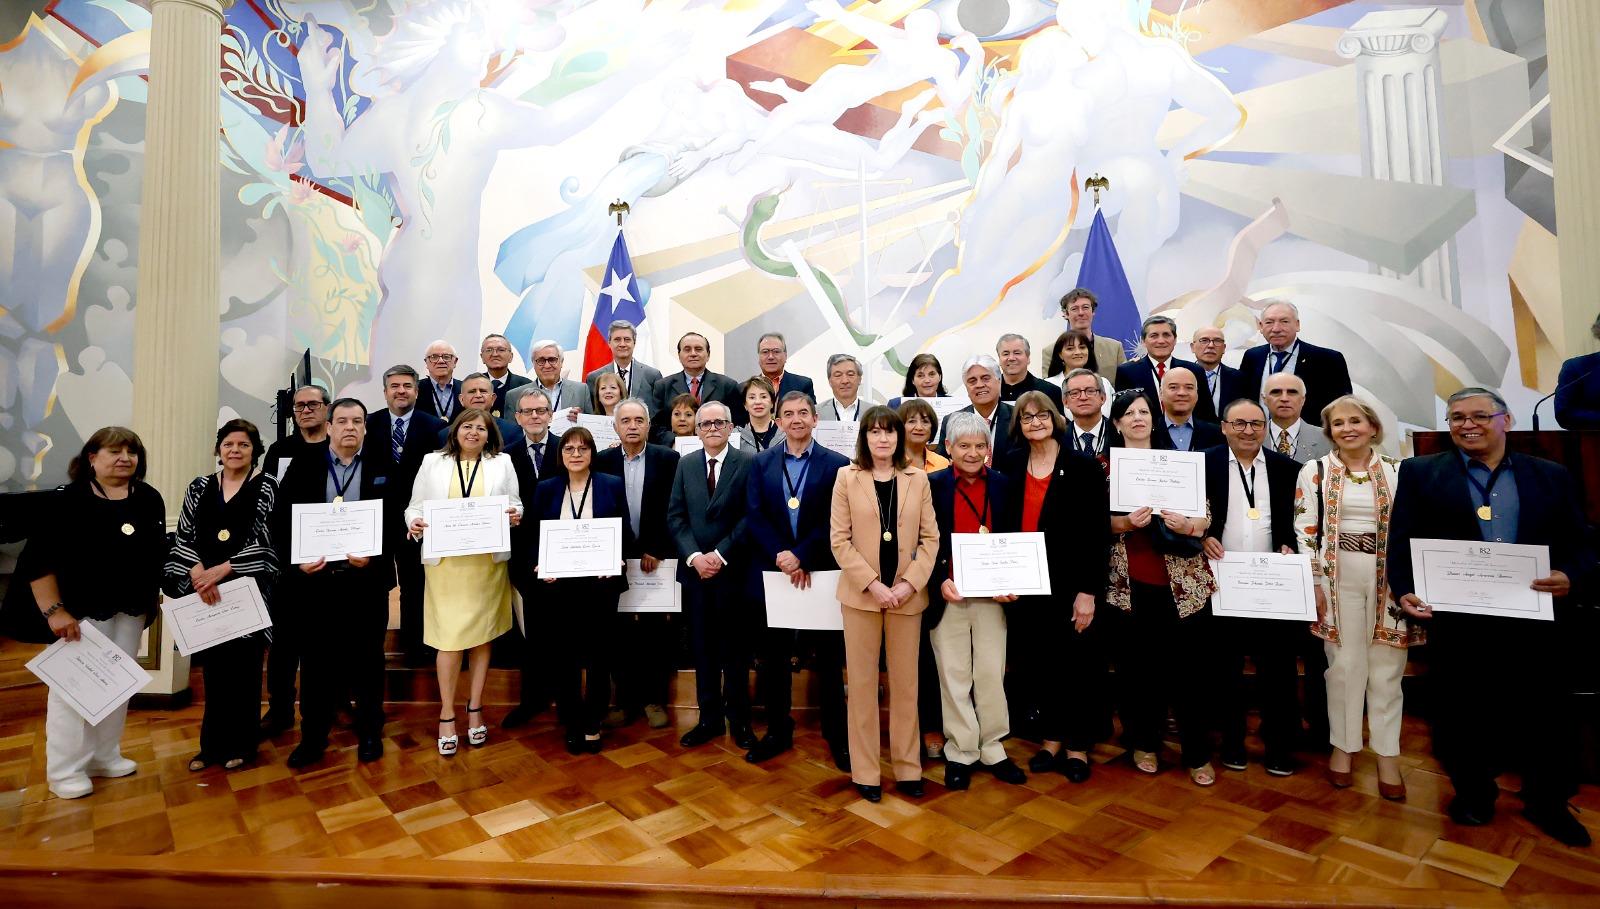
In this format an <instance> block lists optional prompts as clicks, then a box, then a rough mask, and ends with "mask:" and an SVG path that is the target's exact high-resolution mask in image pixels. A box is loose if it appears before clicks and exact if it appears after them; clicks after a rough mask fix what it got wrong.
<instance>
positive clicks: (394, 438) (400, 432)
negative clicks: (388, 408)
mask: <svg viewBox="0 0 1600 909" xmlns="http://www.w3.org/2000/svg"><path fill="white" fill-rule="evenodd" d="M389 447H390V448H391V449H393V450H394V462H395V463H396V464H398V463H400V455H401V454H403V453H404V452H405V449H406V420H405V417H401V418H399V419H397V420H395V421H394V434H393V435H391V436H390V437H389Z"/></svg>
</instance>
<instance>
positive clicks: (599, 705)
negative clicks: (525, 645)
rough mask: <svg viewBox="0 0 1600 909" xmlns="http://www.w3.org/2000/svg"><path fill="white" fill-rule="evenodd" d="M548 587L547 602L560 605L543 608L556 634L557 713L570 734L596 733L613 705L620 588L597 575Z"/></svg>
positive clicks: (553, 659) (553, 661)
mask: <svg viewBox="0 0 1600 909" xmlns="http://www.w3.org/2000/svg"><path fill="white" fill-rule="evenodd" d="M548 586H549V588H550V593H549V597H550V600H549V601H548V602H549V603H550V604H552V605H555V606H556V607H557V608H554V609H547V610H544V611H543V615H545V616H548V617H549V619H550V625H549V627H550V629H551V631H552V633H553V635H554V637H553V639H552V640H551V641H550V648H549V650H550V654H549V655H550V657H551V667H552V669H553V672H552V681H553V682H554V683H555V691H556V713H557V715H558V716H559V717H560V720H561V723H562V724H563V725H565V726H566V727H567V731H568V732H569V733H579V734H583V735H595V734H598V733H599V732H600V723H601V721H602V720H604V719H605V715H606V709H607V708H609V707H610V706H611V650H612V648H613V647H614V646H615V643H616V642H615V640H614V639H613V638H612V637H611V635H612V632H613V631H615V626H616V621H617V590H616V587H615V586H614V585H613V584H611V583H608V582H605V581H600V580H598V579H595V578H564V579H562V580H559V581H556V582H555V583H554V584H550V585H548ZM536 627H537V626H536ZM586 678H587V684H585V679H586Z"/></svg>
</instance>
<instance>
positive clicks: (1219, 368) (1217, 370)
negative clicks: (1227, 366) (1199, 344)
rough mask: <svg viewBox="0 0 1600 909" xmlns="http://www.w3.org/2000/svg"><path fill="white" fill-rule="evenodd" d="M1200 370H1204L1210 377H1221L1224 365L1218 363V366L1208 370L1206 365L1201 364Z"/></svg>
mask: <svg viewBox="0 0 1600 909" xmlns="http://www.w3.org/2000/svg"><path fill="white" fill-rule="evenodd" d="M1200 368H1201V369H1204V370H1205V373H1206V375H1208V376H1220V375H1222V364H1221V363H1218V364H1217V365H1215V366H1212V367H1210V368H1207V367H1206V364H1204V363H1201V364H1200Z"/></svg>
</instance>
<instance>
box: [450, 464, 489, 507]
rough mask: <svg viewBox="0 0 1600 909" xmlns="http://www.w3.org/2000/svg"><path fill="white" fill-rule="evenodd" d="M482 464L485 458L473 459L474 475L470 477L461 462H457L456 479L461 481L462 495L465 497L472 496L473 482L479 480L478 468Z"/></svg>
mask: <svg viewBox="0 0 1600 909" xmlns="http://www.w3.org/2000/svg"><path fill="white" fill-rule="evenodd" d="M482 466H483V458H479V459H478V460H476V461H473V462H472V476H471V477H468V476H467V472H466V471H464V470H462V469H461V462H460V461H457V462H456V479H458V480H460V481H461V497H462V498H463V499H470V498H472V484H474V483H476V482H478V468H479V467H482Z"/></svg>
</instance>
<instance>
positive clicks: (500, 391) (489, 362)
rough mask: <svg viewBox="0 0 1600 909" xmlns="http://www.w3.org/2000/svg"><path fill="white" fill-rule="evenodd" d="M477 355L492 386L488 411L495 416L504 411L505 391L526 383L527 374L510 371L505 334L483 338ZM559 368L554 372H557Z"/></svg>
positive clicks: (509, 358) (508, 345) (508, 342)
mask: <svg viewBox="0 0 1600 909" xmlns="http://www.w3.org/2000/svg"><path fill="white" fill-rule="evenodd" d="M478 356H479V357H480V358H482V360H483V370H484V372H486V373H488V375H489V384H490V385H491V386H493V388H494V406H493V407H491V408H489V412H490V413H493V414H494V415H495V416H496V417H499V416H500V415H501V414H503V413H506V411H507V408H508V407H513V408H514V407H515V406H516V405H515V404H514V403H513V404H508V402H507V399H506V392H508V391H510V390H511V389H513V388H517V387H519V386H523V385H526V384H528V381H529V380H528V377H527V376H519V375H517V374H516V373H514V372H512V371H511V342H510V341H507V340H506V336H505V335H488V336H486V337H485V338H484V339H483V344H482V345H481V346H480V347H479V348H478ZM560 371H561V370H560V369H559V368H558V369H557V370H556V372H557V373H558V374H559V373H560Z"/></svg>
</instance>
